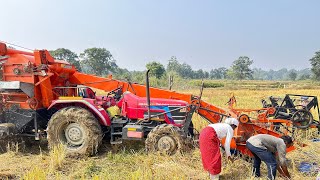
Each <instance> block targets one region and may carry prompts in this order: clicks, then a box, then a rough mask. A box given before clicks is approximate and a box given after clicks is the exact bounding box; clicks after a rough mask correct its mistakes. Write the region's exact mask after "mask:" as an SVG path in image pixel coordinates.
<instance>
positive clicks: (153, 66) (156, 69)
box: [146, 61, 166, 79]
mask: <svg viewBox="0 0 320 180" xmlns="http://www.w3.org/2000/svg"><path fill="white" fill-rule="evenodd" d="M146 68H147V69H150V73H151V74H152V75H154V76H155V77H156V78H157V79H160V78H161V77H162V76H163V75H164V73H165V72H166V70H165V68H164V66H163V65H162V64H161V63H159V62H155V61H152V62H149V63H148V64H146Z"/></svg>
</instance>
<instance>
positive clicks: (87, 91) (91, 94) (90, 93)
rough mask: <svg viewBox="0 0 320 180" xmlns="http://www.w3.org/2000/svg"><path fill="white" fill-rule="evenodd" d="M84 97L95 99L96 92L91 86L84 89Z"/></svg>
mask: <svg viewBox="0 0 320 180" xmlns="http://www.w3.org/2000/svg"><path fill="white" fill-rule="evenodd" d="M82 92H83V95H82V97H83V98H90V99H95V98H96V93H95V92H94V91H93V90H92V89H91V88H84V89H82Z"/></svg>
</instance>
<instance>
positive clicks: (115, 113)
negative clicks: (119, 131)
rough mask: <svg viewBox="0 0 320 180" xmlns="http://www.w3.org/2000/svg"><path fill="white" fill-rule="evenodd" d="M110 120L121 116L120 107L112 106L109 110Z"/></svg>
mask: <svg viewBox="0 0 320 180" xmlns="http://www.w3.org/2000/svg"><path fill="white" fill-rule="evenodd" d="M107 111H108V114H109V116H110V118H113V117H115V116H120V108H119V107H118V106H111V107H109V108H108V109H107Z"/></svg>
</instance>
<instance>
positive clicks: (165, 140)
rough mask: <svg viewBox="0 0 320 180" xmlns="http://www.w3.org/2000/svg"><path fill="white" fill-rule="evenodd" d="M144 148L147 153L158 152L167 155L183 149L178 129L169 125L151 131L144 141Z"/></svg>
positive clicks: (162, 125) (183, 145)
mask: <svg viewBox="0 0 320 180" xmlns="http://www.w3.org/2000/svg"><path fill="white" fill-rule="evenodd" d="M145 146H146V150H147V151H148V152H156V151H159V152H161V153H166V154H168V155H173V154H175V153H176V152H178V151H184V149H185V143H184V141H183V138H182V136H181V133H180V129H179V128H178V127H175V126H173V125H170V124H161V125H158V126H156V127H155V128H154V129H152V130H151V131H150V133H149V134H148V137H147V139H146V141H145Z"/></svg>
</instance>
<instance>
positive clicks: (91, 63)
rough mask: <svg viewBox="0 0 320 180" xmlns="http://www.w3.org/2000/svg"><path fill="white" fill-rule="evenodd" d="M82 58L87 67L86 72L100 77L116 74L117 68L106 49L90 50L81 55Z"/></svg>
mask: <svg viewBox="0 0 320 180" xmlns="http://www.w3.org/2000/svg"><path fill="white" fill-rule="evenodd" d="M80 58H81V62H83V64H84V65H85V66H86V69H85V71H87V72H88V73H94V74H96V75H98V76H102V75H106V74H109V73H110V72H114V71H115V69H116V68H117V65H116V63H115V60H114V59H113V56H112V54H111V53H110V51H108V50H106V49H105V48H88V49H86V50H84V52H83V53H81V54H80Z"/></svg>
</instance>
